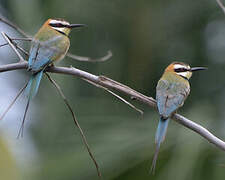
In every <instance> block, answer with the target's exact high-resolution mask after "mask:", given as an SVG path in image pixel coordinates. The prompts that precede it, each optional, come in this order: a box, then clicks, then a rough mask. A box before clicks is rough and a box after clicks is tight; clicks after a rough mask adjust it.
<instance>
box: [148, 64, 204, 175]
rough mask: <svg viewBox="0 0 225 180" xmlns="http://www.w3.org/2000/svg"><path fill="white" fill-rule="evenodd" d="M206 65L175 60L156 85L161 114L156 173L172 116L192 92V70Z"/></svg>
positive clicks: (157, 137)
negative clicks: (162, 144)
mask: <svg viewBox="0 0 225 180" xmlns="http://www.w3.org/2000/svg"><path fill="white" fill-rule="evenodd" d="M205 69H207V68H205V67H193V68H191V67H190V66H189V65H187V64H185V63H182V62H173V63H172V64H170V65H169V66H168V67H167V68H166V69H165V71H164V73H163V75H162V77H161V79H160V80H159V81H158V84H157V87H156V101H157V108H158V112H159V115H160V120H159V124H158V128H157V131H156V135H155V143H156V150H155V154H154V157H153V161H152V168H151V171H152V172H153V173H154V171H155V166H156V160H157V156H158V153H159V148H160V144H161V143H162V142H163V140H164V139H165V136H166V131H167V127H168V123H169V120H170V117H171V116H172V115H173V113H175V111H176V110H177V109H178V108H179V107H181V106H183V104H184V101H185V99H186V98H187V96H188V95H189V93H190V84H189V79H190V78H191V76H192V72H194V71H200V70H205Z"/></svg>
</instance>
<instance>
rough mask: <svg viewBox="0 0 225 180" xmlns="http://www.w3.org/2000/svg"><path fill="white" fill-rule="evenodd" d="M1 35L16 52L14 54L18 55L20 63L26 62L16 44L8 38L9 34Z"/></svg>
mask: <svg viewBox="0 0 225 180" xmlns="http://www.w3.org/2000/svg"><path fill="white" fill-rule="evenodd" d="M1 34H2V36H3V37H4V39H5V40H6V41H7V42H8V43H9V45H10V46H11V48H12V49H13V50H14V52H15V53H16V55H17V56H18V57H19V59H20V62H24V61H25V60H24V58H23V56H21V55H20V53H19V52H18V51H17V49H16V47H15V46H14V44H13V43H12V41H11V40H10V38H9V37H8V36H7V34H5V33H4V32H1Z"/></svg>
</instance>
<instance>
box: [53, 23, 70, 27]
mask: <svg viewBox="0 0 225 180" xmlns="http://www.w3.org/2000/svg"><path fill="white" fill-rule="evenodd" d="M49 25H50V26H52V27H67V26H68V25H65V24H61V23H50V24H49Z"/></svg>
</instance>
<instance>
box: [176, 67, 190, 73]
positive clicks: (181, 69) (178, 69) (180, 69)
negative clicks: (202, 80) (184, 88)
mask: <svg viewBox="0 0 225 180" xmlns="http://www.w3.org/2000/svg"><path fill="white" fill-rule="evenodd" d="M174 71H175V72H177V73H179V72H187V71H189V69H186V68H177V69H174Z"/></svg>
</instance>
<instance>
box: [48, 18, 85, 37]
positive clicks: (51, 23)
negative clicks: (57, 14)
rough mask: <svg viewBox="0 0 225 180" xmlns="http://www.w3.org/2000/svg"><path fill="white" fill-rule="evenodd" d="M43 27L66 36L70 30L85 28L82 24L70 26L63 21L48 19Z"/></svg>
mask: <svg viewBox="0 0 225 180" xmlns="http://www.w3.org/2000/svg"><path fill="white" fill-rule="evenodd" d="M44 25H47V26H48V27H50V28H52V29H54V30H56V31H58V32H59V33H62V34H64V35H66V36H68V35H69V33H70V31H71V29H72V28H76V27H83V26H86V25H84V24H70V23H69V22H67V21H65V20H63V19H48V20H47V21H46V22H45V24H44Z"/></svg>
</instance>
